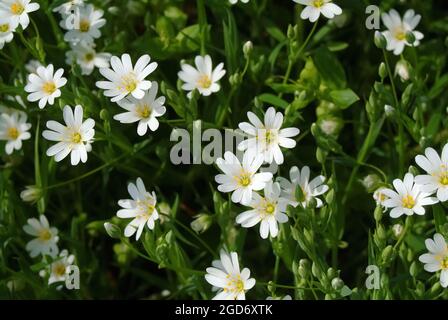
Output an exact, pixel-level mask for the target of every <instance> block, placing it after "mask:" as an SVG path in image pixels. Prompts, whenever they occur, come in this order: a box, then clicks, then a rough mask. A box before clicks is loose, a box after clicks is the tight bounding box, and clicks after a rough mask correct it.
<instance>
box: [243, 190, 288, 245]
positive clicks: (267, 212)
mask: <svg viewBox="0 0 448 320" xmlns="http://www.w3.org/2000/svg"><path fill="white" fill-rule="evenodd" d="M280 194H281V190H280V185H279V184H278V183H272V181H270V182H268V183H267V184H266V186H265V188H264V196H263V197H262V196H260V195H259V194H258V193H256V192H253V193H252V201H251V203H250V204H249V206H250V207H252V210H248V211H245V212H243V213H240V214H239V215H238V216H237V217H236V223H238V224H241V226H242V227H243V228H251V227H253V226H255V225H257V224H258V223H260V236H261V237H262V238H263V239H267V237H268V236H269V234H270V235H271V236H272V237H273V238H275V237H276V236H277V234H278V223H285V222H287V221H288V216H287V215H286V214H285V212H286V207H287V205H288V203H289V201H288V199H285V198H282V197H281V196H280Z"/></svg>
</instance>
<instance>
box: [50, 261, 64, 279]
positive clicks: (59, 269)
mask: <svg viewBox="0 0 448 320" xmlns="http://www.w3.org/2000/svg"><path fill="white" fill-rule="evenodd" d="M53 272H54V273H55V274H56V275H57V276H58V277H63V276H65V265H64V264H63V263H57V264H56V265H55V266H54V268H53Z"/></svg>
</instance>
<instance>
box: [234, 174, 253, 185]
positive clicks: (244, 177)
mask: <svg viewBox="0 0 448 320" xmlns="http://www.w3.org/2000/svg"><path fill="white" fill-rule="evenodd" d="M250 178H251V176H250V175H249V174H247V173H245V172H243V173H241V174H240V176H239V177H237V181H238V184H239V185H241V186H243V187H247V186H248V185H250V183H251V179H250Z"/></svg>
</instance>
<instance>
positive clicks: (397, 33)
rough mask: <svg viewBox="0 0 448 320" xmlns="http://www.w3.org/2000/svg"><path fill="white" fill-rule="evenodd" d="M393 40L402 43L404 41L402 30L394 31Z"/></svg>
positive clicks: (403, 31)
mask: <svg viewBox="0 0 448 320" xmlns="http://www.w3.org/2000/svg"><path fill="white" fill-rule="evenodd" d="M395 39H397V40H399V41H403V40H405V39H406V32H405V30H404V29H403V28H401V27H399V28H397V30H395Z"/></svg>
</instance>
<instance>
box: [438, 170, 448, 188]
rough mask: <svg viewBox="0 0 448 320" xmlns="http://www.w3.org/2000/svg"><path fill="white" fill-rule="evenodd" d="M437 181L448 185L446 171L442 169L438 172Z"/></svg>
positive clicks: (447, 173)
mask: <svg viewBox="0 0 448 320" xmlns="http://www.w3.org/2000/svg"><path fill="white" fill-rule="evenodd" d="M439 183H440V184H442V185H444V186H446V185H448V171H443V172H441V173H440V174H439Z"/></svg>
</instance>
